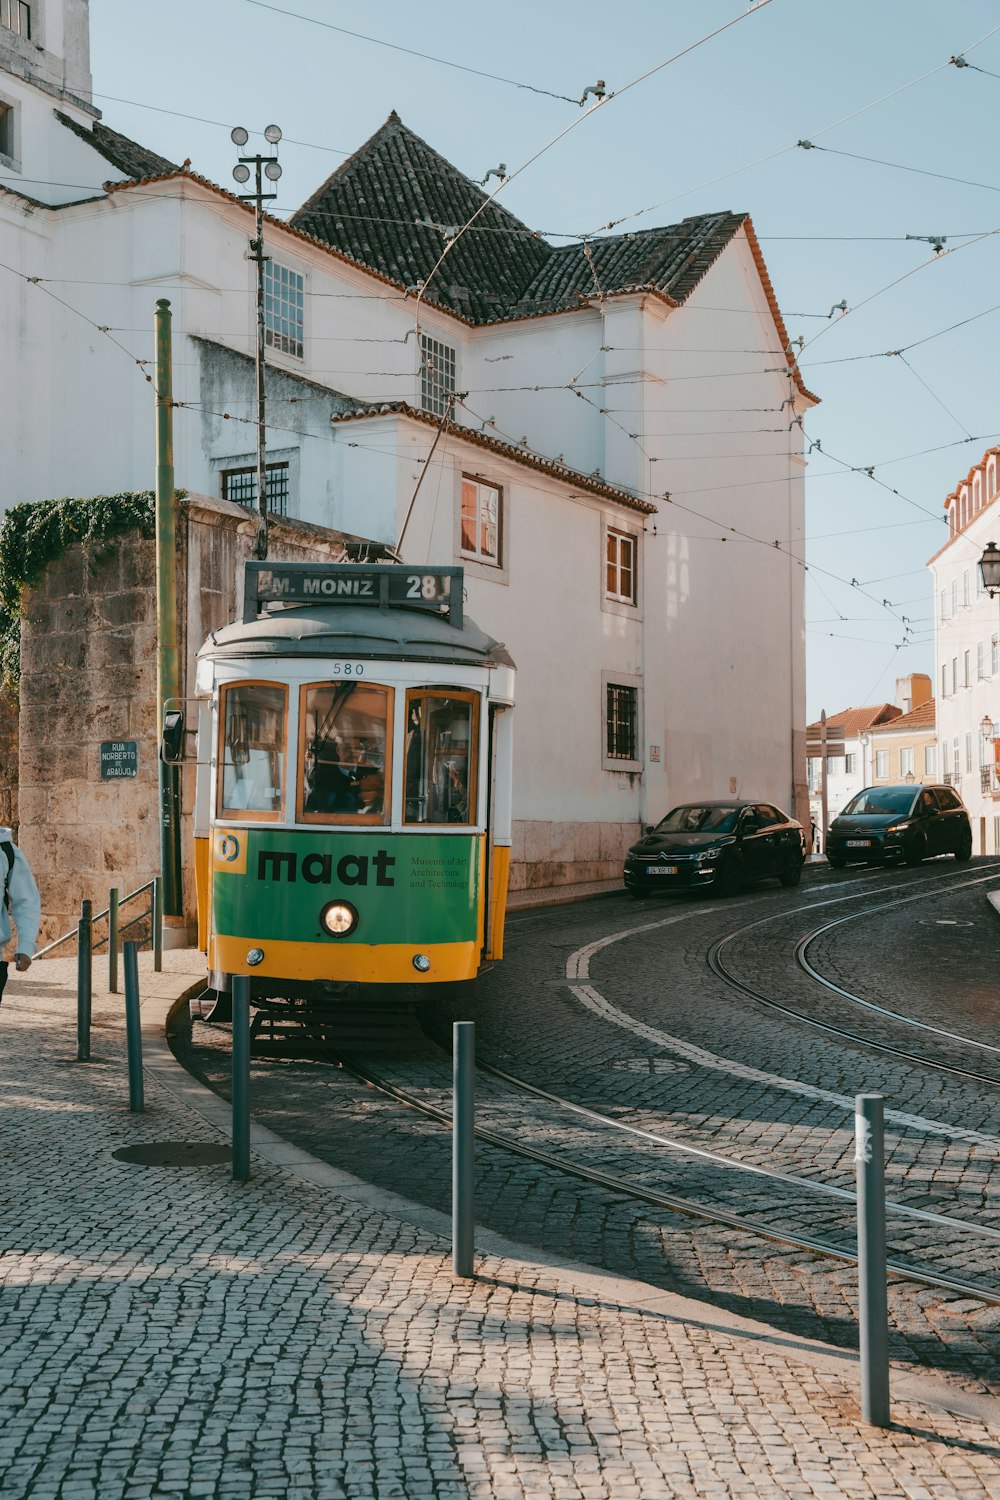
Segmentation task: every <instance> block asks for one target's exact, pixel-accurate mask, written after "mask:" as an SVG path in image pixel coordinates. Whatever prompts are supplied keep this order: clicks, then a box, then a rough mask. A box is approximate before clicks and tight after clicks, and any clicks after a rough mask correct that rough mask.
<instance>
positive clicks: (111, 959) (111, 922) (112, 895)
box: [108, 886, 118, 995]
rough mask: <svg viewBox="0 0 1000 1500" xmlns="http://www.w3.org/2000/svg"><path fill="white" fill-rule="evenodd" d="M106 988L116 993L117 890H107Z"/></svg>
mask: <svg viewBox="0 0 1000 1500" xmlns="http://www.w3.org/2000/svg"><path fill="white" fill-rule="evenodd" d="M108 989H109V991H110V992H111V994H112V995H116V994H117V993H118V890H117V888H116V887H115V886H112V887H111V890H110V891H109V892H108Z"/></svg>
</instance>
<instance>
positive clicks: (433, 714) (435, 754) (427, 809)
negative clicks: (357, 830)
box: [404, 688, 479, 823]
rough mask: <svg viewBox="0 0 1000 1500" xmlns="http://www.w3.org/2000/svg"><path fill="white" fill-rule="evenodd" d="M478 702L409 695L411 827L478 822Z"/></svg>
mask: <svg viewBox="0 0 1000 1500" xmlns="http://www.w3.org/2000/svg"><path fill="white" fill-rule="evenodd" d="M478 735H479V698H478V697H477V696H476V694H475V693H465V692H460V691H455V692H448V691H447V690H446V689H443V688H411V689H410V690H409V692H408V693H407V695H406V759H405V762H404V765H405V772H404V779H405V798H406V810H405V816H406V821H407V823H475V822H476V746H477V743H478Z"/></svg>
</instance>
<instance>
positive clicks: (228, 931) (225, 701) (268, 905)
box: [194, 562, 515, 1006]
mask: <svg viewBox="0 0 1000 1500" xmlns="http://www.w3.org/2000/svg"><path fill="white" fill-rule="evenodd" d="M463 595H464V590H463V570H462V569H461V568H454V567H446V568H437V569H431V570H418V569H414V568H407V567H405V566H402V565H397V564H394V563H393V564H386V563H380V564H377V565H374V566H370V567H369V566H365V565H362V564H355V563H346V564H315V563H283V562H282V563H261V562H249V563H247V564H246V572H245V580H244V609H243V619H242V621H240V622H238V623H236V624H233V625H229V626H226V627H224V628H223V629H220V630H217V631H214V632H213V633H212V635H211V636H210V637H209V639H208V640H207V641H206V642H205V644H204V645H203V647H202V648H201V650H200V652H199V653H198V662H197V672H196V691H197V695H198V742H199V743H198V756H197V762H198V766H197V780H196V796H195V820H194V821H195V872H196V885H197V896H198V927H199V943H200V946H202V947H203V948H204V950H205V952H206V954H207V958H208V967H209V984H210V987H211V989H213V990H214V991H215V992H216V994H217V996H218V997H219V999H220V1001H222V1002H223V1005H224V997H228V993H229V991H230V986H231V981H232V978H233V976H235V975H246V976H248V978H249V979H250V993H251V997H252V998H253V999H254V1000H255V1001H256V1000H262V999H266V1000H267V1001H278V1002H280V1001H282V1000H295V1001H297V1002H299V1003H300V1004H301V1003H304V1004H306V1005H309V1004H310V1003H317V1004H320V1005H323V1006H328V1005H329V1004H331V1003H332V1002H335V1001H336V1000H337V999H338V998H342V997H344V996H346V995H351V996H353V997H356V996H357V995H358V994H359V992H360V993H362V994H364V993H367V994H371V995H375V994H376V993H378V991H377V989H376V987H380V986H395V987H397V988H396V989H395V990H394V991H393V993H395V994H396V995H399V994H401V993H402V992H401V991H400V990H399V988H398V987H399V986H402V985H404V984H406V985H412V984H417V985H433V984H447V983H453V982H456V981H468V980H471V979H474V978H475V977H476V976H477V975H478V974H479V973H480V972H481V971H482V970H483V968H484V967H487V966H488V965H489V964H490V963H491V962H492V961H493V960H496V959H499V958H501V957H502V955H503V934H504V916H505V910H506V902H507V882H508V872H509V864H510V841H511V780H512V777H511V755H512V710H513V704H514V680H515V672H514V664H513V662H512V661H511V659H510V657H509V655H508V654H507V652H506V650H505V649H504V647H503V646H502V645H501V644H500V643H499V642H497V641H495V640H493V639H491V638H490V637H489V636H487V635H485V634H484V633H483V632H482V631H481V630H480V629H479V628H478V627H477V626H476V625H475V624H474V623H473V622H472V621H471V620H469V619H466V618H465V617H464V609H463ZM365 987H367V989H366V988H365Z"/></svg>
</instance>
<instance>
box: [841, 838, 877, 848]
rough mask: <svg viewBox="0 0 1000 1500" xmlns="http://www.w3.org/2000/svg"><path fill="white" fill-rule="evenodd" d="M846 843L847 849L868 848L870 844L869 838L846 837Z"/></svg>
mask: <svg viewBox="0 0 1000 1500" xmlns="http://www.w3.org/2000/svg"><path fill="white" fill-rule="evenodd" d="M846 843H847V847H848V849H870V848H871V846H872V841H871V839H847V840H846Z"/></svg>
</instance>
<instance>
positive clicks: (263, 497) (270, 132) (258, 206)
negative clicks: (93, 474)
mask: <svg viewBox="0 0 1000 1500" xmlns="http://www.w3.org/2000/svg"><path fill="white" fill-rule="evenodd" d="M230 139H231V141H232V142H233V145H234V146H238V147H239V148H240V149H241V150H242V149H243V147H245V146H246V143H247V141H248V140H249V139H250V136H249V133H248V132H247V131H246V130H244V129H243V126H242V125H237V126H236V127H235V129H234V130H232V131H231V132H230ZM264 139H265V140H266V141H267V143H268V145H269V146H274V147H277V144H278V142H279V141H280V140H281V129H280V127H279V126H277V125H268V126H267V128H266V129H265V131H264ZM251 167H252V168H253V169H254V172H253V174H251V171H250V169H251ZM251 175H254V191H253V192H247V193H240V195H239V196H240V197H241V198H242V199H243V200H244V201H245V202H248V203H253V205H254V208H255V210H256V226H255V227H256V233H255V236H254V238H253V239H252V240H251V241H250V259H251V260H252V261H255V262H256V265H257V358H256V366H257V510H258V513H259V515H260V529H259V530H258V532H257V547H256V551H257V556H258V557H260V558H265V557H266V556H267V465H266V461H265V455H266V450H267V429H266V426H265V421H264V413H265V396H264V348H265V346H264V262H265V261H267V260H269V259H270V256H267V255H265V254H264V204H265V203H266V202H267V201H268V200H269V199H271V198H276V197H277V196H278V195H277V193H268V192H265V191H264V179H265V178H267V181H268V182H269V183H271V182H277V180H278V178H279V177H280V176H281V165H280V163H279V161H278V158H277V156H267V155H257V156H241V157H240V159H239V162H238V163H237V165H236V166H235V167H234V168H233V176H234V177H235V179H236V181H237V182H238V183H240V185H241V186H242V185H244V184H245V183H248V182H249V181H250V177H251Z"/></svg>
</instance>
